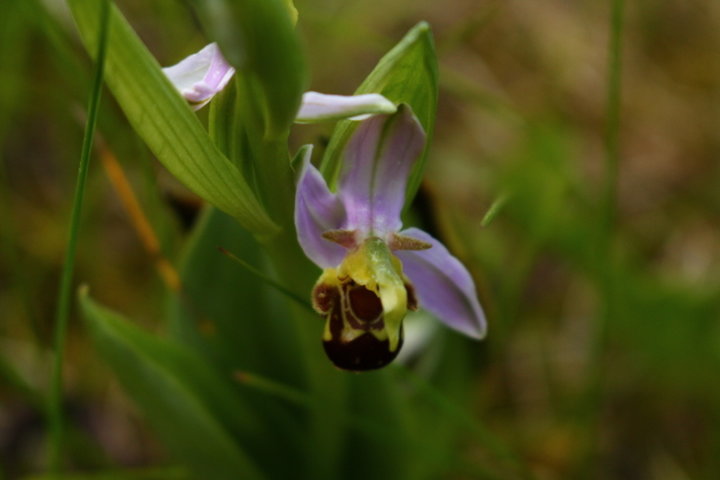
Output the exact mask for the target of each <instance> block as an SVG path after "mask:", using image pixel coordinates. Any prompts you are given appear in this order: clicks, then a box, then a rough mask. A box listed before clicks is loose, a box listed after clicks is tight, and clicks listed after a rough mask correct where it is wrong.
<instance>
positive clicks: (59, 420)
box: [48, 0, 109, 472]
mask: <svg viewBox="0 0 720 480" xmlns="http://www.w3.org/2000/svg"><path fill="white" fill-rule="evenodd" d="M108 12H109V6H108V1H107V0H103V1H102V7H101V8H100V23H99V25H100V31H99V32H98V34H99V39H100V41H99V42H98V53H97V57H96V58H97V62H96V65H95V75H94V77H93V83H92V87H91V91H90V99H89V102H88V117H87V123H86V125H85V135H84V138H83V144H82V150H81V153H80V165H79V167H78V173H77V183H76V185H75V194H74V197H73V208H72V213H71V217H70V232H69V238H68V244H67V250H66V252H65V263H64V265H63V271H62V277H61V280H60V290H59V293H58V307H57V310H56V316H55V338H54V340H55V345H54V346H55V352H54V355H53V369H52V379H51V381H52V384H51V387H50V395H49V397H48V418H49V421H50V431H51V442H50V467H51V469H52V470H53V471H54V472H58V471H59V470H60V468H61V462H62V456H63V455H62V452H63V448H62V447H63V433H64V428H63V427H64V425H63V415H62V403H63V381H62V373H63V358H64V354H65V336H66V332H67V324H68V317H69V316H70V299H71V293H72V292H71V290H72V280H73V271H74V267H75V254H76V252H77V237H78V231H79V230H80V215H81V213H82V206H83V199H84V197H85V184H86V182H87V173H88V167H89V164H90V155H91V151H92V146H93V136H94V134H95V124H96V122H97V113H98V107H99V104H100V93H101V87H102V82H103V75H104V70H105V51H106V47H107V38H108V17H109V16H108Z"/></svg>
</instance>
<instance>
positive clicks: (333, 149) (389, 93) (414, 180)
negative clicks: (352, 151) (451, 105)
mask: <svg viewBox="0 0 720 480" xmlns="http://www.w3.org/2000/svg"><path fill="white" fill-rule="evenodd" d="M362 93H380V94H382V95H384V96H385V97H387V98H388V99H389V100H391V101H393V102H395V103H397V104H399V103H407V104H408V105H410V107H412V110H413V112H414V113H415V115H416V116H417V117H418V120H419V121H420V123H421V124H422V126H423V128H424V129H425V133H426V134H427V142H426V144H425V150H424V151H423V154H422V157H421V158H420V161H418V162H417V164H416V165H415V167H414V168H413V171H412V172H411V174H410V180H409V182H408V189H407V198H408V199H411V198H412V197H413V196H414V195H415V192H416V191H417V189H418V187H419V186H420V181H421V178H422V173H423V170H424V168H425V161H426V159H427V152H428V149H429V146H430V142H431V139H432V133H433V130H434V127H435V113H436V110H437V96H438V67H437V58H436V55H435V46H434V43H433V39H432V33H431V31H430V26H429V25H428V24H427V23H425V22H421V23H419V24H417V25H416V26H415V27H413V28H412V30H410V31H409V32H408V33H407V35H405V37H404V38H403V39H402V40H401V41H400V43H398V44H397V45H396V46H395V47H394V48H393V49H392V50H390V51H389V52H388V53H387V54H386V55H385V56H384V57H383V58H382V59H381V60H380V62H378V64H377V66H376V67H375V69H374V70H373V71H372V73H370V75H369V76H368V77H367V78H366V79H365V81H364V82H363V83H362V84H361V85H360V87H359V88H358V89H357V90H356V91H355V94H356V95H359V94H362ZM357 125H358V123H357V122H353V121H350V120H345V121H342V122H340V123H338V125H337V126H336V127H335V131H334V132H333V135H332V137H331V139H330V144H329V145H328V148H327V150H326V151H325V157H324V158H323V163H322V170H323V173H324V174H325V175H326V177H327V178H329V179H330V181H331V185H332V186H333V187H334V186H335V183H336V182H337V177H338V175H339V173H340V164H341V161H342V154H343V150H344V149H345V145H346V144H347V142H348V140H349V139H350V136H351V135H352V133H353V132H354V130H355V128H357Z"/></svg>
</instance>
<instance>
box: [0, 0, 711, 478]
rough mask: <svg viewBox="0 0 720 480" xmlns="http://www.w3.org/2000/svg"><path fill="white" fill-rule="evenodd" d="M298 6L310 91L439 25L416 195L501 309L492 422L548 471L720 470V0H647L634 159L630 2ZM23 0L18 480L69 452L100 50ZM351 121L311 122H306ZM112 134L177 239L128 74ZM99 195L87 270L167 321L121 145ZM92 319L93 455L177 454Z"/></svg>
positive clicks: (6, 14) (492, 339)
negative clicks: (116, 172) (78, 285)
mask: <svg viewBox="0 0 720 480" xmlns="http://www.w3.org/2000/svg"><path fill="white" fill-rule="evenodd" d="M117 4H118V5H119V6H120V7H121V9H122V10H123V12H124V13H125V15H126V16H127V17H128V19H129V20H130V22H131V23H132V25H133V27H134V28H135V29H136V30H137V31H138V33H139V34H140V35H141V37H142V38H143V40H144V41H145V42H146V44H147V45H148V46H149V48H150V50H151V51H152V52H153V53H154V54H155V55H156V56H157V58H158V59H159V61H160V63H161V64H163V65H170V64H173V63H175V62H177V61H178V60H180V59H181V58H183V57H184V56H186V55H188V54H190V53H192V52H194V51H196V50H197V49H198V48H200V47H201V46H203V45H204V44H205V42H206V40H205V39H204V38H203V37H202V35H201V34H200V31H199V29H198V27H197V22H196V21H195V19H194V18H193V17H192V16H191V15H190V14H189V13H188V10H187V8H186V6H185V5H184V3H183V2H180V1H169V0H164V1H156V2H144V1H139V0H123V1H120V0H118V1H117ZM296 6H297V8H298V10H299V13H300V17H299V23H298V28H299V30H300V32H301V35H302V37H303V39H304V42H305V49H306V54H307V58H308V62H309V65H310V71H311V72H312V80H311V85H310V86H311V88H312V89H313V90H317V91H321V92H327V93H340V94H350V93H352V91H353V90H354V89H355V88H356V87H357V85H358V84H359V83H360V82H361V81H362V79H363V78H364V77H365V76H366V75H367V74H368V73H369V71H370V70H371V69H372V67H373V66H374V65H375V63H376V62H377V60H378V59H379V58H380V57H381V56H382V55H383V54H384V53H385V52H386V51H387V50H388V49H389V48H390V47H391V46H392V45H394V44H395V43H396V42H397V41H398V40H399V39H400V38H401V37H402V36H403V35H404V33H405V32H406V31H407V30H408V29H409V28H410V27H411V26H412V25H414V24H415V23H417V21H419V20H427V21H428V22H429V23H430V25H431V26H432V28H433V31H434V35H435V41H436V47H437V51H438V56H439V62H440V99H439V106H438V111H439V115H438V118H437V123H436V132H435V138H434V143H433V147H432V150H431V153H430V159H429V163H428V171H427V174H426V176H425V181H424V184H423V187H422V190H421V195H420V196H419V197H418V200H417V201H416V205H415V207H416V208H415V212H416V213H417V215H418V216H419V217H420V218H422V219H423V221H424V223H425V224H426V225H429V226H430V228H432V229H433V231H434V233H435V234H436V235H438V236H439V237H441V238H442V239H444V240H445V241H446V242H447V244H448V245H450V247H451V249H452V250H453V251H454V252H455V253H456V254H457V255H458V256H459V257H460V258H461V259H462V260H463V261H464V262H465V263H466V264H467V265H468V266H469V268H470V270H471V271H472V273H473V274H474V276H475V279H476V282H477V284H478V289H479V292H480V295H481V300H482V303H483V305H484V307H485V309H486V312H487V314H488V318H489V335H488V338H487V339H486V340H485V341H484V342H482V343H473V344H472V345H471V347H470V348H469V351H470V352H471V354H470V355H469V359H468V364H467V366H468V368H470V369H472V372H473V373H472V377H471V378H472V384H471V385H468V386H467V387H468V391H469V394H467V396H466V398H464V400H463V402H462V403H463V404H464V405H465V406H467V408H468V410H469V411H470V412H471V413H472V415H473V417H475V418H476V419H477V420H478V421H479V422H480V423H481V424H483V425H484V426H485V427H486V428H487V429H488V430H489V431H490V432H492V435H493V436H494V437H495V438H496V440H497V441H498V442H501V443H502V444H504V445H505V446H506V447H507V448H508V449H509V450H510V451H512V452H513V453H514V455H515V456H516V457H517V458H518V459H519V461H520V462H521V463H522V464H524V465H526V466H527V469H528V470H529V471H530V472H531V473H532V475H533V476H534V477H536V478H539V479H545V478H547V479H561V478H562V479H565V478H598V479H600V478H628V479H630V478H632V479H717V478H720V228H719V227H718V223H719V222H720V162H719V161H718V160H719V157H720V128H719V127H720V3H718V2H712V1H708V2H685V1H681V0H669V1H665V2H657V1H653V0H637V1H635V2H628V4H627V5H625V6H624V9H623V11H624V21H623V25H624V30H623V32H622V35H623V51H622V59H621V104H620V105H621V108H620V125H619V127H620V134H619V164H618V169H617V172H616V173H617V175H616V177H615V175H614V173H613V168H612V161H610V162H609V161H608V158H607V145H606V144H607V141H606V135H607V131H608V128H609V127H608V89H609V84H610V83H609V82H610V81H609V78H610V73H609V71H608V64H609V60H608V57H609V45H610V31H611V30H610V18H611V5H610V2H602V1H588V0H579V1H574V2H567V1H562V0H547V1H542V2H530V1H526V0H495V1H490V0H487V1H486V0H445V1H442V2H434V1H429V0H383V1H378V0H366V1H357V0H297V1H296ZM0 10H1V11H0V155H1V157H0V160H1V161H0V462H1V465H2V466H1V468H0V478H3V475H4V476H5V477H7V478H16V477H22V476H23V475H28V474H32V473H37V472H42V471H43V468H44V466H45V453H44V450H45V442H46V438H45V432H46V428H45V426H44V420H43V412H42V396H43V395H44V393H43V392H45V391H46V389H47V386H48V384H49V372H50V367H49V365H50V356H49V351H50V345H51V338H52V321H53V318H54V309H55V306H56V297H57V293H56V292H57V288H58V287H57V285H58V281H59V273H60V269H61V267H62V258H63V252H64V249H65V242H66V236H67V233H66V231H67V225H68V219H69V213H70V208H71V199H72V192H73V188H74V181H75V174H76V168H77V163H78V158H79V151H80V143H81V140H82V134H83V128H84V127H83V123H84V117H83V115H84V114H83V111H84V108H85V104H86V101H87V95H88V89H89V84H90V78H91V68H92V66H91V64H90V62H89V60H88V58H87V55H86V54H85V52H84V50H83V49H82V48H81V47H80V45H79V42H78V40H77V37H76V33H75V28H74V25H73V23H72V19H71V17H70V16H69V14H68V12H67V11H66V9H65V8H64V5H63V2H60V1H52V0H46V1H40V0H2V3H0ZM201 115H206V113H201ZM330 131H331V126H326V125H323V126H312V127H310V126H307V127H306V126H303V127H296V129H295V131H294V133H293V138H292V141H293V144H294V145H295V146H299V145H301V144H303V143H308V142H312V143H316V144H318V143H319V144H322V143H323V142H325V141H327V138H328V135H329V133H330ZM99 133H100V135H102V136H103V138H104V140H105V141H106V142H107V143H108V144H109V146H110V148H111V150H112V151H113V152H114V153H115V155H116V156H117V157H118V159H119V160H120V162H121V164H122V165H123V167H124V168H125V170H126V173H127V175H128V176H129V178H130V181H131V183H132V184H133V187H134V188H135V190H136V193H137V194H138V196H139V198H140V201H141V203H142V205H143V207H144V208H145V210H146V213H147V214H148V216H149V217H150V219H151V221H152V223H153V225H154V226H155V228H156V229H157V230H158V233H159V235H160V237H161V240H162V243H163V250H164V252H165V253H166V254H167V255H168V256H169V257H170V258H175V257H176V255H177V253H178V249H179V247H180V246H181V244H182V241H183V239H184V238H185V237H186V235H187V232H188V228H189V225H190V224H191V222H192V221H193V218H194V215H193V212H196V211H197V209H198V208H199V201H198V200H197V199H196V198H195V197H193V196H192V195H191V194H190V193H188V192H187V191H186V190H185V189H184V188H183V187H182V186H181V185H179V184H178V183H177V182H176V181H175V180H174V179H173V178H172V177H171V176H170V175H169V174H168V173H167V172H165V171H164V170H163V169H162V167H161V166H160V165H159V164H158V163H157V162H154V160H153V159H152V157H151V155H150V154H149V153H148V152H147V150H146V149H145V147H144V145H143V144H142V142H141V141H140V140H139V139H138V138H137V136H136V134H135V133H134V132H133V131H132V129H131V128H130V127H129V126H128V125H127V123H126V121H125V120H124V117H123V116H122V113H121V112H120V111H119V109H118V108H117V106H116V105H115V104H114V102H113V100H112V97H111V96H110V95H109V94H107V95H105V96H104V97H103V100H102V105H101V118H100V123H99ZM609 165H610V166H609ZM87 195H88V197H87V203H86V209H85V214H84V219H83V225H82V230H81V236H80V249H79V255H78V262H77V266H76V267H77V269H76V279H77V280H78V282H87V283H89V284H90V285H92V290H93V294H94V296H96V297H97V298H98V299H100V300H101V301H102V302H103V303H105V304H106V305H108V306H110V307H112V308H114V309H116V310H118V311H122V312H123V313H124V314H126V315H127V316H128V317H129V318H133V319H137V320H139V321H141V322H142V324H143V325H144V326H146V327H147V328H149V329H154V330H157V329H158V328H159V327H160V320H159V319H160V318H161V316H162V314H163V311H164V309H165V305H164V302H163V298H164V297H163V295H162V292H163V291H164V287H163V284H162V282H161V280H160V278H159V276H158V274H157V272H156V269H155V266H154V263H153V259H152V258H150V257H149V256H148V254H147V253H146V252H145V250H144V249H143V247H142V244H141V243H140V241H139V240H138V237H137V235H136V233H135V231H134V229H133V227H132V225H131V224H130V222H129V221H128V218H127V215H126V214H125V212H124V210H123V207H122V205H121V203H120V201H119V199H118V197H117V195H116V194H115V192H114V190H113V189H112V188H111V185H110V183H109V181H108V179H107V176H106V175H105V173H104V171H103V169H102V167H101V164H100V162H99V161H96V159H94V160H93V165H92V168H91V171H90V178H89V183H88V192H87ZM497 199H501V202H500V205H499V207H500V208H499V209H498V210H497V214H496V215H495V216H494V217H493V218H492V221H490V222H485V223H483V218H485V216H486V213H487V212H488V209H490V207H491V205H493V202H495V201H496V200H497ZM309 288H310V286H308V289H309ZM76 320H77V312H75V314H74V317H73V321H72V323H71V330H70V334H69V338H68V352H67V366H66V397H67V400H66V409H67V412H68V413H67V415H68V416H69V418H70V422H71V423H72V424H73V425H74V426H75V428H74V429H73V432H74V433H73V435H75V436H77V438H74V440H73V441H75V442H78V444H79V445H81V447H78V448H75V449H73V452H75V453H74V454H73V455H74V456H75V458H73V460H72V464H73V465H76V466H78V468H86V469H91V468H93V467H95V466H102V465H108V464H111V465H115V466H118V467H133V468H145V467H150V466H154V465H159V464H164V462H165V459H166V454H165V452H164V448H163V447H162V446H161V445H160V444H159V443H158V442H157V441H156V440H155V439H154V435H153V434H152V433H151V432H150V431H149V429H148V428H147V427H146V425H145V422H144V421H143V420H142V418H141V416H140V415H139V414H138V412H137V409H136V407H135V406H134V405H133V404H132V403H131V402H130V401H129V400H128V398H127V397H126V395H125V394H124V393H123V392H122V391H121V390H120V388H119V386H118V384H117V383H116V380H114V378H113V377H112V376H111V375H109V373H108V369H107V368H106V367H105V366H104V365H103V364H102V362H99V361H98V359H97V354H96V352H95V351H94V349H93V348H92V345H91V344H90V341H89V340H88V337H87V334H86V333H85V331H84V329H83V327H82V324H81V323H80V322H78V321H76ZM428 354H431V352H428ZM457 448H458V449H459V450H458V455H459V456H460V457H462V458H464V459H465V460H466V461H467V462H468V463H469V464H480V465H482V464H483V463H484V462H485V459H486V457H487V451H486V449H485V448H484V447H482V446H481V445H479V444H478V443H477V442H476V441H475V440H474V439H473V438H472V436H468V437H467V438H464V439H461V441H460V442H459V444H458V447H457ZM159 478H162V477H159ZM447 478H485V477H484V476H483V475H482V474H479V473H475V474H473V473H472V472H469V471H457V472H450V473H448V477H447ZM501 478H502V477H501Z"/></svg>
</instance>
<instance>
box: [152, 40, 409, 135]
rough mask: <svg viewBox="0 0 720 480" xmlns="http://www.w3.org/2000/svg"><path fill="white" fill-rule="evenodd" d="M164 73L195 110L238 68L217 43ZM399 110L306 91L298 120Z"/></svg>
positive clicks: (360, 98) (369, 98)
mask: <svg viewBox="0 0 720 480" xmlns="http://www.w3.org/2000/svg"><path fill="white" fill-rule="evenodd" d="M163 71H164V72H165V75H166V76H167V77H168V79H169V80H170V82H171V83H172V84H173V85H174V86H175V88H177V89H178V91H179V92H180V94H181V95H182V96H183V97H184V98H185V100H187V101H188V103H189V104H190V106H191V107H192V108H193V109H194V110H199V109H201V108H202V107H204V106H205V105H207V104H208V102H210V100H211V99H212V97H214V96H215V95H216V94H217V93H219V92H220V91H221V90H222V89H223V88H225V86H226V85H227V83H228V82H229V81H230V79H231V78H232V76H233V75H234V74H235V69H234V68H233V67H232V66H231V65H230V64H229V63H227V61H226V60H225V58H224V57H223V55H222V53H221V52H220V48H219V47H218V45H217V44H216V43H211V44H209V45H207V46H206V47H205V48H203V49H202V50H200V51H199V52H197V53H194V54H192V55H190V56H189V57H186V58H185V59H183V60H181V61H180V62H179V63H177V64H176V65H173V66H171V67H166V68H163ZM396 108H397V107H396V106H395V104H394V103H392V102H391V101H390V100H388V99H387V98H385V97H383V96H382V95H379V94H376V93H370V94H365V95H353V96H343V95H326V94H322V93H318V92H305V94H303V97H302V103H301V105H300V109H299V110H298V113H297V116H296V119H295V121H296V122H297V123H314V122H321V121H326V120H339V119H343V118H350V119H351V120H364V119H365V118H368V117H369V116H371V115H375V114H381V113H394V112H395V110H396Z"/></svg>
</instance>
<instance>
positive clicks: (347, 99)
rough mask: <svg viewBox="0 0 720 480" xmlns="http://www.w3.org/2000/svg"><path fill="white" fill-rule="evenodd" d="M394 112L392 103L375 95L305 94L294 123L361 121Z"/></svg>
mask: <svg viewBox="0 0 720 480" xmlns="http://www.w3.org/2000/svg"><path fill="white" fill-rule="evenodd" d="M396 110H397V107H396V106H395V104H394V103H392V102H391V101H390V100H388V99H387V98H385V97H383V96H382V95H380V94H377V93H368V94H365V95H352V96H344V95H326V94H324V93H318V92H305V93H304V94H303V98H302V104H301V105H300V110H299V111H298V114H297V117H296V118H295V121H296V122H297V123H313V122H322V121H325V120H340V119H343V118H350V119H351V120H362V119H364V118H367V116H368V115H376V114H380V113H395V111H396Z"/></svg>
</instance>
